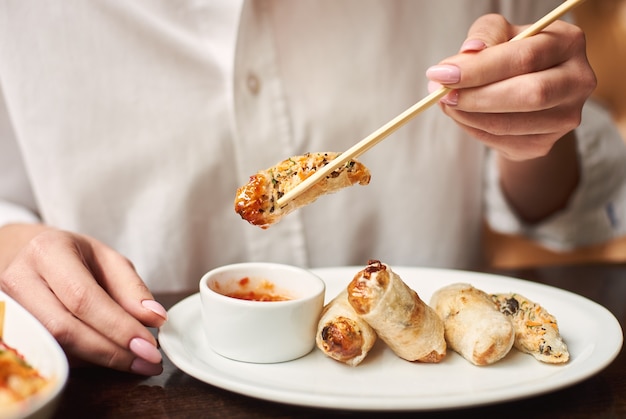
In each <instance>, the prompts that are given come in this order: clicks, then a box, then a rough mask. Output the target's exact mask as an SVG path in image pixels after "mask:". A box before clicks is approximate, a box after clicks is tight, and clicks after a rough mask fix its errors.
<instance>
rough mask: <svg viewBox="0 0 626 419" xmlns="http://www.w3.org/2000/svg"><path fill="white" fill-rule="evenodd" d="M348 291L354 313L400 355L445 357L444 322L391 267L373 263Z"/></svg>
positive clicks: (422, 358)
mask: <svg viewBox="0 0 626 419" xmlns="http://www.w3.org/2000/svg"><path fill="white" fill-rule="evenodd" d="M347 291H348V301H349V302H350V305H351V306H352V308H354V311H356V312H357V314H359V315H360V316H361V318H363V319H364V320H365V321H366V322H367V323H368V324H369V325H370V326H372V328H373V329H374V330H375V331H376V333H377V334H378V337H380V338H381V339H382V340H383V341H384V342H385V343H386V344H387V346H389V348H391V350H393V352H395V354H396V355H398V356H399V357H401V358H404V359H406V360H408V361H421V362H439V361H441V360H442V359H443V358H444V356H445V355H446V342H445V338H444V328H443V322H442V320H441V319H440V318H439V316H438V315H437V313H435V311H434V310H433V309H432V308H430V307H429V306H428V305H427V304H426V303H424V302H423V301H422V300H421V299H420V297H419V296H418V295H417V293H416V292H415V291H414V290H412V289H411V288H410V287H409V286H408V285H406V284H405V283H404V281H402V279H401V278H400V276H398V275H397V274H396V273H395V272H393V271H392V270H391V268H390V267H389V266H388V265H386V264H384V263H381V262H380V261H378V260H370V261H369V262H368V266H366V267H365V269H363V270H362V271H360V272H359V273H357V274H356V275H355V276H354V279H353V280H352V282H350V284H348V287H347Z"/></svg>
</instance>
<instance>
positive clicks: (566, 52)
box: [426, 14, 596, 160]
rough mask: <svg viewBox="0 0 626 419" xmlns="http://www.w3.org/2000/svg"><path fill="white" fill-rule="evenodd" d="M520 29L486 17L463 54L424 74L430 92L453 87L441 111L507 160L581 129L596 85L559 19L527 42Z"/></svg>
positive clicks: (540, 150) (581, 40)
mask: <svg viewBox="0 0 626 419" xmlns="http://www.w3.org/2000/svg"><path fill="white" fill-rule="evenodd" d="M522 29H523V27H519V26H515V25H511V24H510V23H509V22H507V21H506V20H505V19H504V18H503V17H502V16H500V15H495V14H492V15H486V16H483V17H481V18H479V19H478V20H477V21H476V22H475V23H474V24H473V25H472V27H471V29H470V31H469V33H468V37H467V40H466V41H465V42H464V43H463V46H462V47H461V52H460V53H459V54H457V55H455V56H452V57H449V58H447V59H445V60H443V61H442V62H440V63H439V64H438V65H435V66H433V67H431V68H430V69H428V71H427V73H426V74H427V77H428V78H429V79H430V80H431V81H432V82H433V84H431V86H430V87H431V90H434V89H435V88H437V87H439V86H438V85H437V84H442V85H445V86H447V87H449V88H451V89H454V90H453V91H452V92H450V93H449V94H448V95H447V96H446V97H444V98H443V100H442V102H441V103H442V106H441V107H442V109H443V111H444V112H445V113H446V114H447V115H448V116H450V117H451V118H452V119H453V120H454V121H456V122H457V123H458V124H459V125H460V126H461V127H462V128H463V129H464V130H465V131H467V132H468V133H469V134H470V135H471V136H472V137H474V138H476V139H478V140H480V141H482V142H484V143H485V144H487V145H488V146H489V147H491V148H493V149H495V150H497V151H499V152H500V153H501V154H502V156H504V157H506V158H508V159H510V160H526V159H532V158H536V157H541V156H545V155H546V154H548V152H549V151H550V150H551V149H552V146H553V145H554V144H555V142H556V141H557V140H559V139H560V138H561V137H563V136H564V135H565V134H567V133H568V132H569V131H571V130H573V129H574V128H576V127H577V126H578V125H579V124H580V120H581V111H582V107H583V104H584V103H585V101H586V100H587V98H588V97H589V95H590V94H591V92H592V91H593V89H594V88H595V86H596V79H595V75H594V73H593V70H592V69H591V66H590V65H589V63H588V61H587V57H586V51H585V37H584V34H583V32H582V31H581V30H580V29H579V28H578V27H576V26H574V25H570V24H568V23H565V22H562V21H557V22H555V23H553V24H551V25H550V26H549V27H548V28H547V29H545V30H544V31H542V32H540V33H538V34H537V35H534V36H531V37H529V38H526V39H522V40H518V41H513V42H507V41H508V40H509V39H511V38H512V37H514V36H515V35H516V34H518V33H519V32H521V31H522Z"/></svg>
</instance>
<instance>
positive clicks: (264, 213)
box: [235, 152, 371, 228]
mask: <svg viewBox="0 0 626 419" xmlns="http://www.w3.org/2000/svg"><path fill="white" fill-rule="evenodd" d="M339 154H341V153H331V152H326V153H307V154H304V155H302V156H295V157H291V158H289V159H286V160H283V161H282V162H280V163H278V164H277V165H275V166H273V167H270V168H269V169H267V170H262V171H260V172H258V173H256V174H255V175H252V176H250V181H249V182H248V183H247V184H245V185H243V186H241V187H240V188H239V189H237V194H236V196H235V212H237V213H238V214H239V215H240V216H241V218H243V219H244V220H246V221H248V222H249V223H250V224H254V225H257V226H259V227H261V228H267V227H269V226H270V225H271V224H274V223H276V222H278V221H279V220H280V219H281V218H282V217H284V216H285V215H287V214H289V213H290V212H292V211H294V210H296V209H298V208H300V207H303V206H305V205H308V204H310V203H311V202H313V201H315V200H316V199H317V198H319V197H320V196H321V195H324V194H329V193H334V192H337V191H338V190H340V189H342V188H345V187H348V186H352V185H355V184H357V183H358V184H361V185H367V184H368V183H369V181H370V178H371V175H370V172H369V170H368V169H367V167H365V166H364V165H363V164H362V163H359V162H358V161H356V160H349V161H348V162H346V163H345V164H344V165H342V166H341V167H339V168H337V169H335V170H334V171H333V172H331V173H330V175H328V176H327V177H325V178H323V179H321V180H320V181H319V182H316V183H315V184H314V185H312V186H311V188H309V189H307V190H306V191H304V192H303V193H302V194H301V195H300V196H298V197H297V198H295V199H293V200H291V201H289V202H287V204H286V205H285V206H284V207H278V205H276V202H277V201H278V200H279V199H280V198H281V197H282V196H283V195H284V194H286V193H287V192H289V191H290V190H292V189H293V188H294V187H295V186H296V185H298V184H300V183H301V182H302V181H303V180H305V179H306V178H308V177H309V176H311V175H312V174H313V173H315V172H316V171H317V170H318V169H319V168H321V167H324V166H326V165H327V164H328V162H330V161H331V160H334V159H335V158H336V157H337V156H339Z"/></svg>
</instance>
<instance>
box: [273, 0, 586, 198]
mask: <svg viewBox="0 0 626 419" xmlns="http://www.w3.org/2000/svg"><path fill="white" fill-rule="evenodd" d="M584 1H585V0H567V1H565V2H563V3H561V4H560V5H559V6H558V7H556V8H555V9H554V10H552V11H551V12H550V13H548V14H547V15H545V16H544V17H542V18H541V19H539V20H538V21H537V22H535V23H534V24H532V25H531V26H529V27H528V28H526V29H525V30H524V31H522V32H520V33H519V34H517V36H515V37H513V38H512V39H511V40H510V41H509V42H511V41H517V40H520V39H524V38H528V37H531V36H533V35H535V34H537V33H539V32H541V31H542V30H543V29H545V28H546V27H547V26H548V25H550V24H551V23H552V22H554V21H555V20H557V19H559V18H560V17H561V16H563V15H564V14H565V13H567V12H569V11H570V10H572V9H573V8H574V7H576V6H578V5H579V4H581V3H583V2H584ZM450 90H451V89H450V88H448V87H445V86H442V87H441V88H440V89H438V90H436V91H434V92H432V93H431V94H429V95H428V96H426V97H424V98H423V99H422V100H420V101H419V102H417V103H416V104H415V105H413V106H411V107H410V108H409V109H407V110H405V111H404V112H402V113H401V114H400V115H398V116H396V117H395V118H393V119H392V120H391V121H389V122H387V123H386V124H385V125H383V126H382V127H380V128H378V129H377V130H376V131H374V132H373V133H371V134H370V135H368V136H367V137H365V138H364V139H362V140H361V141H359V142H358V143H356V144H355V145H353V146H352V147H350V148H349V149H348V150H346V151H344V152H343V153H341V154H340V155H339V156H337V158H335V159H334V160H331V161H330V162H329V163H328V164H327V165H326V166H324V167H322V168H320V169H319V170H318V171H317V172H315V173H314V174H312V175H311V176H309V177H308V178H306V179H305V180H303V181H302V182H301V183H299V184H298V185H296V186H295V187H294V188H293V189H292V190H290V191H289V192H287V193H286V194H285V195H283V196H282V197H281V198H280V199H279V200H278V201H277V204H278V206H279V207H281V208H282V207H284V206H285V205H287V203H288V202H289V201H291V200H293V199H295V198H297V197H298V196H300V195H301V194H302V193H303V192H304V191H306V190H307V189H309V188H310V187H311V186H312V185H314V184H315V183H316V182H318V181H320V180H321V179H323V178H324V177H326V176H328V175H329V174H330V173H331V172H333V171H334V170H336V169H338V168H339V167H340V166H342V165H343V164H345V163H346V162H348V161H349V160H351V159H353V158H356V157H358V156H360V155H361V154H363V153H365V152H366V151H367V150H369V149H370V148H372V147H374V146H375V145H376V144H378V143H379V142H381V141H382V140H383V139H385V138H386V137H387V136H389V134H391V133H393V132H394V131H396V130H397V129H399V128H400V127H402V126H403V125H404V124H406V123H407V122H409V121H410V120H411V119H413V118H414V117H415V116H417V115H418V114H419V113H421V112H422V111H424V110H426V109H428V108H430V107H431V106H432V105H434V104H435V103H437V102H438V101H439V100H440V99H441V98H442V97H444V96H445V95H446V94H447V93H448V92H449V91H450Z"/></svg>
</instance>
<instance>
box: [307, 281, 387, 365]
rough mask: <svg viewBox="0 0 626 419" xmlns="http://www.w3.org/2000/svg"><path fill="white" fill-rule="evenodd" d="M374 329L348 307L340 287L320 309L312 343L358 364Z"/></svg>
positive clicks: (339, 357) (342, 360)
mask: <svg viewBox="0 0 626 419" xmlns="http://www.w3.org/2000/svg"><path fill="white" fill-rule="evenodd" d="M376 338H377V336H376V332H375V331H374V329H372V327H371V326H370V325H369V324H367V322H366V321H365V320H363V319H362V318H361V317H360V316H359V315H358V314H357V313H356V312H355V311H354V309H353V308H352V306H351V305H350V303H349V302H348V292H347V291H346V290H345V289H344V290H342V291H341V292H340V293H339V294H338V295H337V296H336V297H335V298H333V299H332V300H331V301H330V302H329V303H328V304H326V306H325V307H324V309H323V311H322V315H321V317H320V321H319V323H318V326H317V334H316V337H315V343H316V344H317V347H318V348H319V349H320V350H321V351H322V352H323V353H324V354H326V355H328V356H329V357H331V358H333V359H335V360H337V361H340V362H343V363H346V364H348V365H350V366H352V367H354V366H357V365H359V364H360V363H361V362H362V361H363V360H364V359H365V357H366V356H367V354H368V352H369V351H370V349H372V346H374V343H375V342H376Z"/></svg>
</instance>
